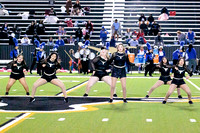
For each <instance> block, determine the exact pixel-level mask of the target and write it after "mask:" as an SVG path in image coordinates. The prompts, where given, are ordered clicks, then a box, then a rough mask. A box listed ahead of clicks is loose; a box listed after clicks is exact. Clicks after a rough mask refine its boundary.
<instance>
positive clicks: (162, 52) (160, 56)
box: [158, 46, 165, 62]
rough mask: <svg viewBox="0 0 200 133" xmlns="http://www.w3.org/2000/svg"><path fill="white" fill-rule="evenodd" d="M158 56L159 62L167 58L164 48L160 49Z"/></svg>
mask: <svg viewBox="0 0 200 133" xmlns="http://www.w3.org/2000/svg"><path fill="white" fill-rule="evenodd" d="M158 56H159V62H161V61H162V58H163V57H165V51H164V50H163V46H160V47H159V51H158Z"/></svg>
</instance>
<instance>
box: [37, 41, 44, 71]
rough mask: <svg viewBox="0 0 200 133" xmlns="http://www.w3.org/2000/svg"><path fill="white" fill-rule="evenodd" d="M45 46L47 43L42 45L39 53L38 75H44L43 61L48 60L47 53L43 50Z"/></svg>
mask: <svg viewBox="0 0 200 133" xmlns="http://www.w3.org/2000/svg"><path fill="white" fill-rule="evenodd" d="M44 46H45V42H42V43H41V45H40V51H38V52H37V74H39V75H41V74H43V71H42V64H41V62H42V60H43V59H45V58H46V53H45V51H44V50H43V49H44Z"/></svg>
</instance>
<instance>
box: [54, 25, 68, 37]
mask: <svg viewBox="0 0 200 133" xmlns="http://www.w3.org/2000/svg"><path fill="white" fill-rule="evenodd" d="M56 35H66V31H65V30H64V27H61V26H59V28H58V30H57V31H56Z"/></svg>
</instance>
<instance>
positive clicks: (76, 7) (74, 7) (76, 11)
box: [73, 0, 81, 15]
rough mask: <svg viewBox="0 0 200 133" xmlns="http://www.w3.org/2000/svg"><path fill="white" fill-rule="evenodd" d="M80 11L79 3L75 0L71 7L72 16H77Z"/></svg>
mask: <svg viewBox="0 0 200 133" xmlns="http://www.w3.org/2000/svg"><path fill="white" fill-rule="evenodd" d="M80 10H81V5H80V1H79V0H76V3H75V4H74V6H73V14H74V15H78V14H79V13H80Z"/></svg>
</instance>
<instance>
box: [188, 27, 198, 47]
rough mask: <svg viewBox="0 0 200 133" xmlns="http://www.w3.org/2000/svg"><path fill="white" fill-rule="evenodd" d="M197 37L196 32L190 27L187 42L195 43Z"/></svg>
mask: <svg viewBox="0 0 200 133" xmlns="http://www.w3.org/2000/svg"><path fill="white" fill-rule="evenodd" d="M195 37H196V34H195V33H194V31H192V30H191V29H189V30H188V33H187V42H188V43H192V44H194V43H195V40H194V39H195Z"/></svg>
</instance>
